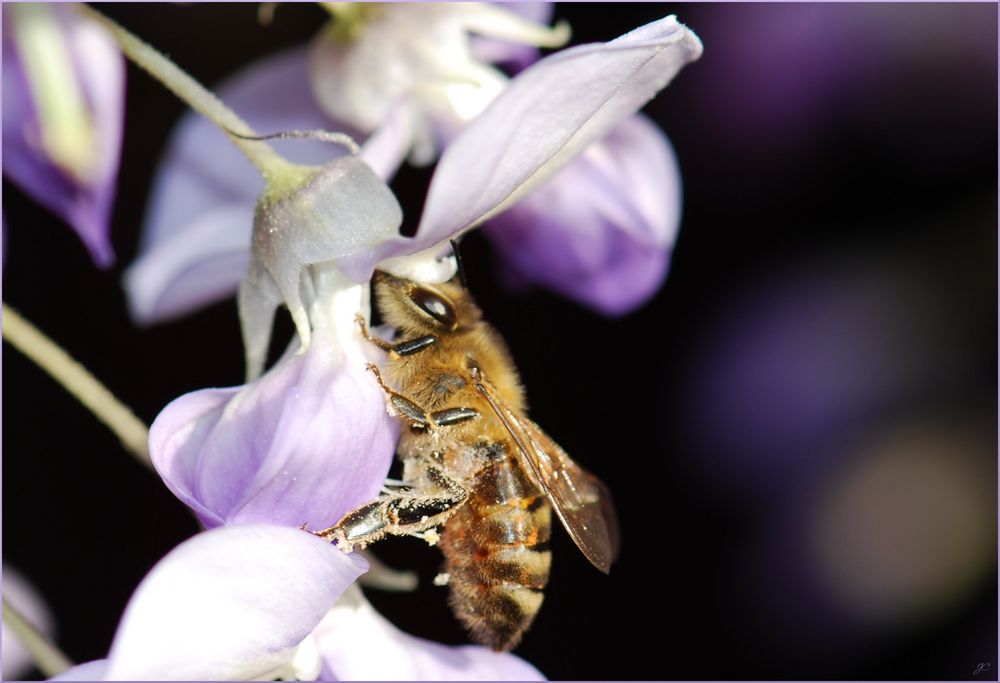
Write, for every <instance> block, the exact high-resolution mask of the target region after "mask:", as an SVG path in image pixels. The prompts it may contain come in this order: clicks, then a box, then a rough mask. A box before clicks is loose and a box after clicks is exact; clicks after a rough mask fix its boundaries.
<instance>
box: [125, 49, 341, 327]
mask: <svg viewBox="0 0 1000 683" xmlns="http://www.w3.org/2000/svg"><path fill="white" fill-rule="evenodd" d="M218 93H219V96H220V97H221V98H222V99H223V101H225V102H226V103H227V104H228V105H229V106H231V107H232V108H233V109H234V110H235V111H236V112H238V113H239V114H240V115H241V116H243V117H244V118H245V119H246V120H247V121H248V123H250V125H251V126H252V127H254V129H255V130H256V131H257V132H258V133H261V134H268V133H277V132H282V131H288V130H312V129H318V128H329V127H330V125H331V122H330V120H329V119H327V118H326V117H325V116H324V115H323V114H322V113H321V112H320V111H319V109H318V108H317V106H316V104H315V101H314V100H313V97H312V93H311V91H310V89H309V81H308V67H307V64H306V52H305V50H304V49H296V50H291V51H288V52H285V53H282V54H279V55H276V56H274V57H268V58H267V59H263V60H261V61H259V62H256V63H254V64H252V65H250V66H248V67H247V68H246V69H244V70H243V71H241V72H239V73H238V74H236V75H235V76H233V77H232V78H230V79H228V80H227V81H225V82H224V83H223V84H222V85H221V86H220V88H219V89H218ZM276 144H277V145H279V146H280V149H281V153H282V154H283V155H285V156H286V157H287V158H289V159H292V160H294V161H296V162H298V163H303V164H310V165H319V164H325V163H327V162H329V161H330V160H332V159H334V158H335V157H337V156H339V155H341V154H342V153H343V150H342V149H341V148H340V147H338V146H336V145H331V144H328V143H322V142H316V141H310V140H297V141H294V142H285V143H276ZM263 188H264V181H263V180H262V179H261V177H260V174H259V173H258V172H257V170H256V169H255V168H254V167H253V166H252V165H251V164H250V162H248V161H247V160H246V159H245V158H244V157H243V155H242V154H241V153H240V152H239V151H238V150H237V148H236V147H235V146H234V145H233V144H232V142H230V141H229V140H228V139H227V138H226V136H225V135H224V134H223V133H222V132H221V131H220V130H219V129H218V128H216V127H215V125H213V124H212V123H210V122H208V121H207V120H205V119H204V118H202V117H201V116H198V115H195V114H193V113H192V114H188V115H187V116H185V117H184V119H182V121H181V123H180V124H179V125H178V127H177V129H176V131H175V132H174V134H173V135H172V137H171V140H170V143H169V146H168V151H167V154H166V156H165V158H164V161H163V163H162V164H161V166H160V170H159V172H158V174H157V177H156V179H155V181H154V185H153V191H152V199H151V201H150V205H149V210H148V211H147V214H146V220H145V225H144V228H143V240H142V245H141V247H140V255H139V257H138V258H137V259H136V261H135V262H134V263H133V264H132V265H131V266H130V267H129V269H128V271H127V273H126V276H125V291H126V293H127V295H128V299H129V307H130V309H131V312H132V315H133V317H134V318H135V319H136V320H137V321H139V322H141V323H152V322H157V321H160V320H164V319H166V318H171V317H176V316H178V315H183V314H184V313H187V312H190V311H192V310H194V309H196V308H198V307H200V306H202V305H205V304H208V303H211V302H213V301H217V300H221V299H224V298H226V297H228V296H231V295H232V294H233V293H235V291H236V288H237V286H238V285H239V282H240V280H241V279H242V277H243V275H244V274H245V273H246V264H247V260H248V258H249V251H250V235H251V231H252V228H253V211H254V206H255V204H256V201H257V195H258V194H259V193H260V191H261V190H262V189H263Z"/></svg>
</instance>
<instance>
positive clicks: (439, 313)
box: [410, 287, 456, 328]
mask: <svg viewBox="0 0 1000 683" xmlns="http://www.w3.org/2000/svg"><path fill="white" fill-rule="evenodd" d="M410 299H412V300H413V303H415V304H416V305H417V306H418V307H419V308H420V310H422V311H423V312H424V313H426V314H427V315H429V316H431V317H432V318H434V319H435V320H437V321H438V322H439V323H441V324H442V325H444V326H445V327H448V328H452V327H454V326H455V322H456V315H455V307H454V306H452V305H451V303H450V302H449V301H447V300H446V299H444V298H442V297H441V296H439V295H438V294H436V293H434V292H432V291H431V290H429V289H424V288H422V287H417V288H415V289H414V290H413V291H412V292H410Z"/></svg>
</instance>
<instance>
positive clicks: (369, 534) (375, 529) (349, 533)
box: [312, 465, 469, 552]
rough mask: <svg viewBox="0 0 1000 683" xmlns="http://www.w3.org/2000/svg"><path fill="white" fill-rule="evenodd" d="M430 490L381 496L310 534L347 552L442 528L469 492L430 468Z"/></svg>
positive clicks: (432, 467) (438, 471)
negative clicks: (382, 540)
mask: <svg viewBox="0 0 1000 683" xmlns="http://www.w3.org/2000/svg"><path fill="white" fill-rule="evenodd" d="M426 475H427V478H428V479H429V480H430V481H431V482H433V483H434V488H433V489H431V490H430V491H428V492H426V493H419V494H407V495H394V496H382V497H380V498H378V499H377V500H374V501H372V502H371V503H366V504H365V505H362V506H361V507H359V508H358V509H356V510H354V511H352V512H349V513H347V514H346V515H344V517H343V519H341V520H340V521H339V522H337V523H336V524H335V525H333V526H332V527H330V528H329V529H324V530H323V531H313V532H312V533H313V534H315V535H317V536H319V537H320V538H322V539H324V540H327V541H334V542H336V544H337V547H339V548H341V549H342V550H344V551H345V552H350V551H351V549H352V548H353V547H354V546H355V545H360V546H361V547H365V546H366V545H368V544H369V543H373V542H375V541H377V540H379V539H380V538H382V537H383V536H385V535H386V534H393V535H395V536H405V535H408V534H414V535H415V534H423V533H424V532H426V531H428V530H430V529H433V528H434V527H436V526H439V525H441V524H444V523H445V522H446V521H447V520H448V518H449V517H451V515H452V514H454V512H455V511H456V510H457V509H458V508H459V506H461V505H462V504H463V503H465V501H466V499H468V497H469V492H468V491H467V490H466V488H465V487H464V486H462V485H461V484H460V483H459V482H458V481H456V480H454V479H451V478H450V477H448V476H447V475H445V474H444V473H443V472H441V470H439V469H438V468H437V467H434V466H432V465H428V466H427V467H426Z"/></svg>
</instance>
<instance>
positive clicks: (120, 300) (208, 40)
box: [3, 4, 998, 679]
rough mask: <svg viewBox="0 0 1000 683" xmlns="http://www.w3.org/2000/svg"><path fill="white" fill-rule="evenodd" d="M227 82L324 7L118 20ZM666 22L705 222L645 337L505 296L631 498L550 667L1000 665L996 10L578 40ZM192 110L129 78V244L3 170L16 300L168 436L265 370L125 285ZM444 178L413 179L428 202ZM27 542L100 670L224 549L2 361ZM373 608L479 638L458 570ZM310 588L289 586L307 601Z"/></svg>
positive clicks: (645, 321) (417, 563)
mask: <svg viewBox="0 0 1000 683" xmlns="http://www.w3.org/2000/svg"><path fill="white" fill-rule="evenodd" d="M103 9H104V10H105V11H107V12H108V13H109V14H110V15H112V16H113V17H115V18H117V19H118V20H120V21H121V22H122V23H124V24H125V25H126V26H127V27H129V28H130V29H132V30H133V31H135V32H136V33H137V34H139V35H140V36H142V37H144V38H146V39H147V40H149V41H150V42H152V43H153V44H154V45H156V46H158V47H159V48H160V49H162V50H163V51H164V52H166V53H167V54H168V55H170V56H171V57H172V58H173V59H175V60H176V61H177V63H178V64H180V65H181V66H182V67H184V68H186V69H188V70H189V71H190V72H191V73H192V75H194V76H195V77H196V78H198V79H200V80H202V81H203V82H205V83H207V84H212V83H216V82H218V81H219V79H221V78H223V77H224V76H225V75H227V74H228V73H231V72H232V71H233V70H235V69H236V68H238V67H239V66H240V65H242V64H244V63H245V62H247V61H249V60H251V59H253V58H256V57H258V56H261V55H265V54H267V53H269V52H271V51H273V50H275V49H277V48H280V47H285V46H292V45H296V44H299V43H302V42H304V41H307V40H309V39H310V38H311V37H312V35H314V33H315V32H316V30H317V29H318V27H319V25H320V22H321V21H322V20H323V19H324V14H323V13H322V12H321V11H320V10H319V9H317V8H315V7H313V6H311V5H297V6H287V7H285V6H283V7H280V8H279V9H278V11H277V13H276V15H275V18H274V21H273V23H272V24H271V25H270V26H262V25H261V24H260V23H259V22H258V20H257V18H256V12H257V9H256V6H250V5H203V6H197V5H163V6H130V5H115V6H107V7H104V8H103ZM668 13H676V14H677V15H678V17H679V19H680V20H681V21H682V22H684V23H686V24H688V25H689V26H690V27H692V28H693V29H694V30H695V31H696V32H697V33H698V34H699V36H700V37H701V39H702V40H703V42H704V44H705V54H704V56H703V58H702V59H701V61H699V62H697V63H695V64H693V65H691V66H688V67H687V68H685V69H684V71H683V72H682V73H681V74H680V76H679V77H678V78H677V80H676V81H675V82H674V83H673V84H672V85H670V86H669V87H668V88H667V90H666V91H664V92H663V93H662V94H661V95H660V96H659V97H658V98H657V99H656V100H655V101H654V102H653V103H651V105H650V106H649V107H647V110H646V111H647V113H648V114H649V115H650V116H652V117H654V118H655V119H656V120H657V121H658V123H659V124H660V125H661V126H662V128H663V129H664V131H666V132H667V134H668V135H669V136H670V138H671V140H672V142H673V143H674V145H675V148H676V151H677V155H678V158H679V162H680V166H681V170H682V174H683V181H684V188H685V191H684V201H685V209H684V215H683V222H682V226H681V230H680V236H679V239H678V241H677V245H676V249H675V252H674V256H673V265H672V271H671V273H670V275H669V277H668V280H667V282H666V284H665V285H664V287H663V289H662V290H661V291H660V293H659V294H658V296H657V297H656V298H655V299H653V300H652V301H651V302H650V303H649V304H647V305H646V306H645V307H643V308H641V309H640V310H638V311H636V312H635V313H633V314H631V315H629V316H626V317H623V318H621V319H617V320H613V319H607V318H604V317H600V316H598V315H596V314H594V313H591V312H589V311H588V310H585V309H583V308H581V307H578V306H576V305H575V304H573V303H571V302H568V301H566V300H564V299H561V298H558V297H556V296H554V295H550V294H547V293H545V292H541V291H534V292H530V293H528V294H526V295H512V294H510V293H507V292H504V291H502V290H501V289H499V287H498V284H497V283H498V282H500V278H499V277H498V276H497V274H496V272H495V270H494V262H493V252H492V251H491V249H490V246H489V244H488V243H487V241H486V240H485V239H484V238H483V237H482V236H481V235H477V234H473V235H472V236H470V237H469V238H468V239H467V240H466V241H465V244H464V247H463V250H464V256H465V260H466V268H467V270H468V271H469V278H470V281H471V286H472V290H473V292H474V293H475V294H476V296H477V298H478V300H479V302H480V304H481V306H482V308H483V309H484V311H485V312H486V314H487V316H488V318H489V319H491V320H492V322H493V323H494V324H495V325H496V327H497V328H498V329H499V330H500V331H501V332H502V333H503V334H504V336H505V337H506V339H507V340H508V342H509V344H510V346H511V348H512V351H513V353H514V357H515V358H516V359H517V360H518V363H519V366H520V369H521V371H522V374H523V378H524V381H525V384H526V386H527V387H528V397H529V401H530V404H531V406H532V416H533V417H534V419H535V420H536V421H537V422H538V423H539V424H541V425H543V426H544V427H545V429H546V430H547V431H548V432H549V433H550V434H552V435H553V436H554V437H555V438H556V439H557V440H558V441H560V442H561V443H562V444H563V446H564V447H565V448H566V450H567V451H568V452H569V453H571V454H573V456H574V457H575V458H576V459H577V460H579V461H580V462H581V463H583V464H584V465H585V466H586V467H588V468H589V469H591V470H593V471H594V472H596V473H598V474H599V475H600V476H601V477H602V478H603V479H604V480H605V481H606V482H607V484H608V485H609V487H610V489H611V490H612V491H613V492H614V495H615V499H616V503H617V506H618V510H619V514H620V517H621V523H622V527H623V536H624V546H623V552H622V555H621V558H620V561H619V563H618V564H617V565H616V566H615V567H614V568H613V571H612V573H611V575H610V576H603V575H601V574H600V573H599V572H597V571H595V570H594V569H593V568H592V567H591V566H590V565H589V564H588V563H587V562H586V560H585V559H584V558H583V557H582V555H580V554H579V553H578V552H577V551H576V550H575V548H574V547H573V546H572V543H571V542H570V541H569V540H568V539H567V537H566V536H565V534H562V533H560V534H558V537H557V538H556V539H555V540H554V557H555V564H554V568H553V576H552V580H551V583H550V589H549V590H548V592H547V598H546V603H545V606H544V607H543V609H542V611H541V613H540V615H539V617H538V619H537V621H536V623H535V626H534V627H533V629H532V630H531V631H530V632H529V633H528V635H527V637H526V638H525V640H524V643H523V645H522V646H521V647H520V648H519V649H518V650H517V653H518V654H519V655H521V656H523V657H524V658H525V659H527V660H528V661H530V662H532V663H533V664H535V665H536V666H538V667H539V669H541V671H542V672H543V673H545V674H546V675H547V676H549V677H550V678H583V679H607V678H611V679H678V678H683V679H760V678H795V679H831V678H833V679H845V678H846V679H853V678H863V679H883V678H890V679H896V678H906V679H912V678H916V679H954V678H958V679H966V678H973V672H974V670H975V669H976V667H977V665H978V664H979V663H991V664H992V666H991V668H990V670H989V671H988V672H987V673H985V674H980V676H979V677H980V678H983V677H986V678H993V679H995V678H996V673H995V672H996V670H997V666H998V662H997V660H996V655H997V645H996V642H997V640H996V638H997V619H996V615H997V609H996V606H997V575H996V478H997V475H996V434H997V431H996V425H997V423H996V410H997V405H996V396H997V385H996V377H997V366H996V346H997V337H996V330H997V318H996V310H997V309H996V298H995V288H994V285H995V282H996V254H997V243H996V235H997V232H996V230H997V156H996V152H995V150H996V149H997V89H996V88H997V67H996V64H997V61H996V58H997V53H996V45H997V40H996V39H997V9H996V6H995V5H990V4H977V5H956V4H949V5H947V6H945V5H928V4H921V5H905V4H892V5H827V6H815V5H782V6H780V7H779V6H769V5H748V6H730V5H724V4H707V5H694V6H687V5H672V4H671V5H663V6H660V5H652V4H650V5H640V6H632V5H616V6H614V7H609V6H604V5H596V4H595V5H568V6H560V7H558V8H557V16H558V17H564V18H567V19H568V20H569V21H570V22H571V24H572V27H573V29H574V39H573V42H574V43H576V42H589V41H595V40H608V39H611V38H613V37H615V36H617V35H619V34H621V33H623V32H625V31H627V30H628V29H630V28H632V27H634V26H637V25H640V24H642V23H646V22H647V21H651V20H654V19H656V18H659V17H661V16H663V15H665V14H668ZM182 111H183V109H182V105H181V104H180V103H179V102H178V101H177V100H175V99H174V98H173V97H172V96H171V95H169V94H168V93H167V92H166V91H164V90H162V89H161V88H160V87H159V86H158V85H157V84H156V83H154V82H153V81H152V80H151V79H150V78H149V77H147V76H146V75H145V74H143V73H140V72H139V71H138V70H137V69H135V68H133V67H131V66H130V67H129V72H128V101H127V115H126V131H125V143H124V151H123V159H122V171H121V176H120V179H119V186H118V199H117V203H116V206H115V211H114V223H113V228H112V239H113V243H114V247H115V250H116V252H117V254H118V265H116V266H115V267H114V268H112V269H111V270H109V271H107V272H100V271H98V270H96V269H95V268H94V267H93V266H92V264H91V262H90V260H89V258H88V256H87V254H86V253H85V251H84V249H83V247H82V246H81V244H80V243H79V242H78V241H77V239H76V238H75V236H74V235H73V234H72V233H71V232H70V230H68V229H67V228H66V227H64V226H63V225H62V224H60V222H59V221H58V220H56V219H54V218H52V217H51V216H50V215H49V214H47V213H46V212H45V211H43V210H42V209H39V208H38V207H36V206H35V205H33V204H32V203H31V202H30V201H28V200H27V199H25V198H24V196H23V195H22V194H21V193H20V192H19V191H18V190H17V189H16V188H14V187H13V186H11V185H10V184H9V183H7V182H6V180H5V182H4V186H3V191H4V196H3V211H4V214H5V217H6V225H7V229H8V232H7V245H6V265H5V270H4V274H3V287H4V292H3V298H4V301H5V302H7V303H8V304H9V305H11V306H14V307H15V308H17V309H19V310H20V311H21V312H22V313H23V314H24V315H25V316H26V317H27V318H28V319H30V320H32V321H33V322H35V323H36V324H37V325H39V326H40V327H41V329H42V330H44V331H45V332H46V333H47V334H49V335H50V336H51V337H52V338H53V339H55V340H56V341H58V342H59V343H60V344H62V345H63V346H64V347H65V348H66V349H67V350H68V351H69V352H70V353H71V354H73V355H74V356H75V357H76V358H77V359H79V360H80V361H81V362H82V363H83V364H84V365H85V366H86V367H88V368H89V369H90V370H91V371H92V372H94V374H95V375H97V377H99V378H100V379H102V380H103V381H104V382H106V384H107V385H108V386H109V387H110V388H111V389H112V391H113V392H114V393H115V394H116V395H118V396H119V397H120V398H121V399H123V400H124V401H125V402H126V403H127V404H129V405H131V406H132V407H133V408H134V410H135V411H136V412H137V414H138V415H139V416H140V417H142V418H143V419H145V420H147V421H152V420H153V418H154V417H155V416H156V414H157V413H158V411H159V410H160V409H161V408H162V407H163V406H164V405H165V404H166V403H167V402H168V401H170V400H171V399H172V398H174V397H176V396H178V395H180V394H182V393H185V392H188V391H191V390H193V389H197V388H201V387H206V386H226V385H233V384H238V383H239V382H240V381H241V378H242V372H243V369H242V350H241V345H240V338H239V330H238V325H237V320H236V308H235V305H234V303H233V302H232V301H229V302H226V303H222V304H218V305H215V306H213V307H211V308H209V309H207V310H204V311H202V312H200V313H198V314H196V315H193V316H190V317H188V318H186V319H184V320H182V321H179V322H174V323H168V324H164V325H161V326H158V327H154V328H151V329H136V328H135V327H134V326H133V325H132V324H131V322H130V321H129V318H128V316H127V314H126V310H125V305H124V297H123V294H122V291H121V288H120V284H119V283H120V275H121V269H122V267H123V266H125V265H127V264H128V263H129V262H130V261H131V260H132V258H133V256H134V254H135V252H136V247H137V241H138V236H139V230H140V226H141V225H142V219H143V210H144V205H145V201H146V198H147V192H148V188H149V186H150V182H151V179H152V177H153V174H154V172H155V169H156V163H157V159H158V156H159V154H160V153H161V151H162V150H163V146H164V143H165V140H166V137H167V135H168V133H169V131H170V128H171V126H172V125H173V124H174V123H175V122H176V121H177V119H178V117H179V116H180V115H181V113H182ZM426 182H427V175H426V173H421V172H416V171H413V172H409V171H408V172H405V173H403V174H401V175H400V176H399V178H398V179H397V181H396V183H395V184H394V189H396V190H397V192H398V193H399V194H400V197H401V201H402V203H403V206H404V209H406V208H407V207H410V208H409V212H410V215H411V216H415V215H416V209H415V208H414V207H415V206H416V205H417V204H418V203H419V200H420V196H421V193H422V192H423V189H424V187H425V185H426ZM3 371H4V372H3V399H4V401H3V403H4V409H3V423H4V429H3V454H4V459H3V482H4V484H3V557H4V561H5V563H8V564H9V565H11V566H14V567H16V568H17V569H19V570H20V571H21V572H22V573H24V574H25V575H26V576H27V577H29V578H30V580H31V581H33V582H34V583H35V585H36V586H37V587H38V588H39V590H40V592H41V593H42V594H43V595H44V596H45V599H46V600H47V601H48V603H49V605H50V606H51V609H52V610H53V612H54V614H55V617H56V621H57V623H58V629H59V634H58V643H59V645H60V646H61V647H62V648H63V649H64V650H65V652H66V653H67V654H68V655H69V656H70V657H71V658H72V659H74V660H75V661H85V660H90V659H94V658H99V657H103V656H105V655H106V654H107V648H108V647H109V645H110V642H111V639H112V636H113V634H114V630H115V627H116V625H117V621H118V618H119V616H120V614H121V612H122V609H123V608H124V606H125V604H126V602H127V600H128V598H129V595H130V594H131V592H132V591H133V589H134V588H135V586H136V585H137V584H138V582H139V581H140V580H141V578H142V576H143V575H144V573H145V572H146V571H148V570H149V568H150V567H151V566H152V565H153V564H154V563H155V562H156V561H157V560H158V559H159V558H160V557H162V556H163V555H164V554H165V553H166V552H167V551H168V550H169V549H170V548H172V547H173V546H175V545H176V544H177V543H179V542H181V541H182V540H184V539H185V538H187V537H189V536H190V535H192V534H194V533H196V532H197V530H198V529H197V526H196V524H195V522H194V520H193V518H192V516H191V515H189V513H188V512H187V511H186V509H185V508H184V506H183V505H181V504H180V503H179V502H178V501H176V500H175V499H174V498H173V496H172V495H171V494H170V493H169V492H168V491H167V490H166V488H165V487H164V486H163V485H162V484H161V482H160V481H159V480H158V479H157V478H156V477H155V476H153V475H151V474H150V473H149V472H148V471H146V470H145V469H143V468H141V467H140V466H138V465H137V464H136V463H135V462H133V461H132V459H131V458H130V456H128V455H127V454H126V453H125V452H124V451H123V450H122V449H121V448H120V446H119V445H118V443H117V442H116V440H115V438H114V437H113V436H111V435H110V434H109V433H108V432H107V431H106V430H105V429H104V428H103V427H102V426H101V425H99V424H98V423H97V422H96V421H95V420H94V419H93V418H92V417H91V416H90V415H89V414H88V413H87V412H86V411H85V410H84V409H83V408H81V407H80V406H79V405H77V404H76V403H75V401H74V400H73V399H71V398H69V397H68V396H67V395H66V394H65V393H64V392H63V391H62V389H60V388H59V387H58V386H57V385H56V384H55V383H54V382H52V381H51V380H50V379H49V378H48V377H46V376H45V375H44V374H43V373H42V372H41V371H39V370H38V369H36V368H35V367H34V366H32V365H31V364H30V363H29V362H28V361H26V360H25V359H24V358H22V357H21V356H20V355H19V354H18V353H17V352H16V351H14V350H12V349H11V348H10V347H9V346H7V345H4V348H3ZM378 551H379V554H380V555H381V556H382V557H383V558H384V559H386V561H387V562H389V563H390V564H392V565H394V566H397V567H401V568H413V569H416V570H417V571H418V572H419V574H420V577H421V583H422V586H421V588H420V589H419V590H418V591H417V592H415V593H412V594H389V593H378V592H372V591H368V593H369V597H370V599H371V601H372V602H373V603H374V604H375V605H376V607H377V608H378V609H379V610H380V611H381V612H382V613H383V614H385V615H386V616H387V617H389V618H390V619H391V620H392V621H393V622H394V623H395V624H397V625H398V626H399V627H401V628H403V629H404V630H406V631H408V632H410V633H413V634H416V635H419V636H422V637H426V638H431V639H435V640H439V641H443V642H446V643H462V642H466V641H465V636H464V634H463V632H462V630H461V628H460V627H459V626H458V624H457V623H456V622H455V621H454V619H453V618H452V617H451V615H450V613H449V611H448V608H447V606H446V604H445V593H444V591H442V590H441V589H438V588H435V587H433V586H432V585H430V581H431V579H432V577H433V576H434V574H435V573H436V570H437V566H438V563H439V556H438V555H437V554H436V551H434V550H432V549H429V548H427V547H426V546H424V545H423V544H422V543H420V542H419V541H416V540H411V539H399V540H391V541H387V542H385V543H383V544H382V547H379V548H378ZM276 589H277V590H280V587H277V588H276Z"/></svg>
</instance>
